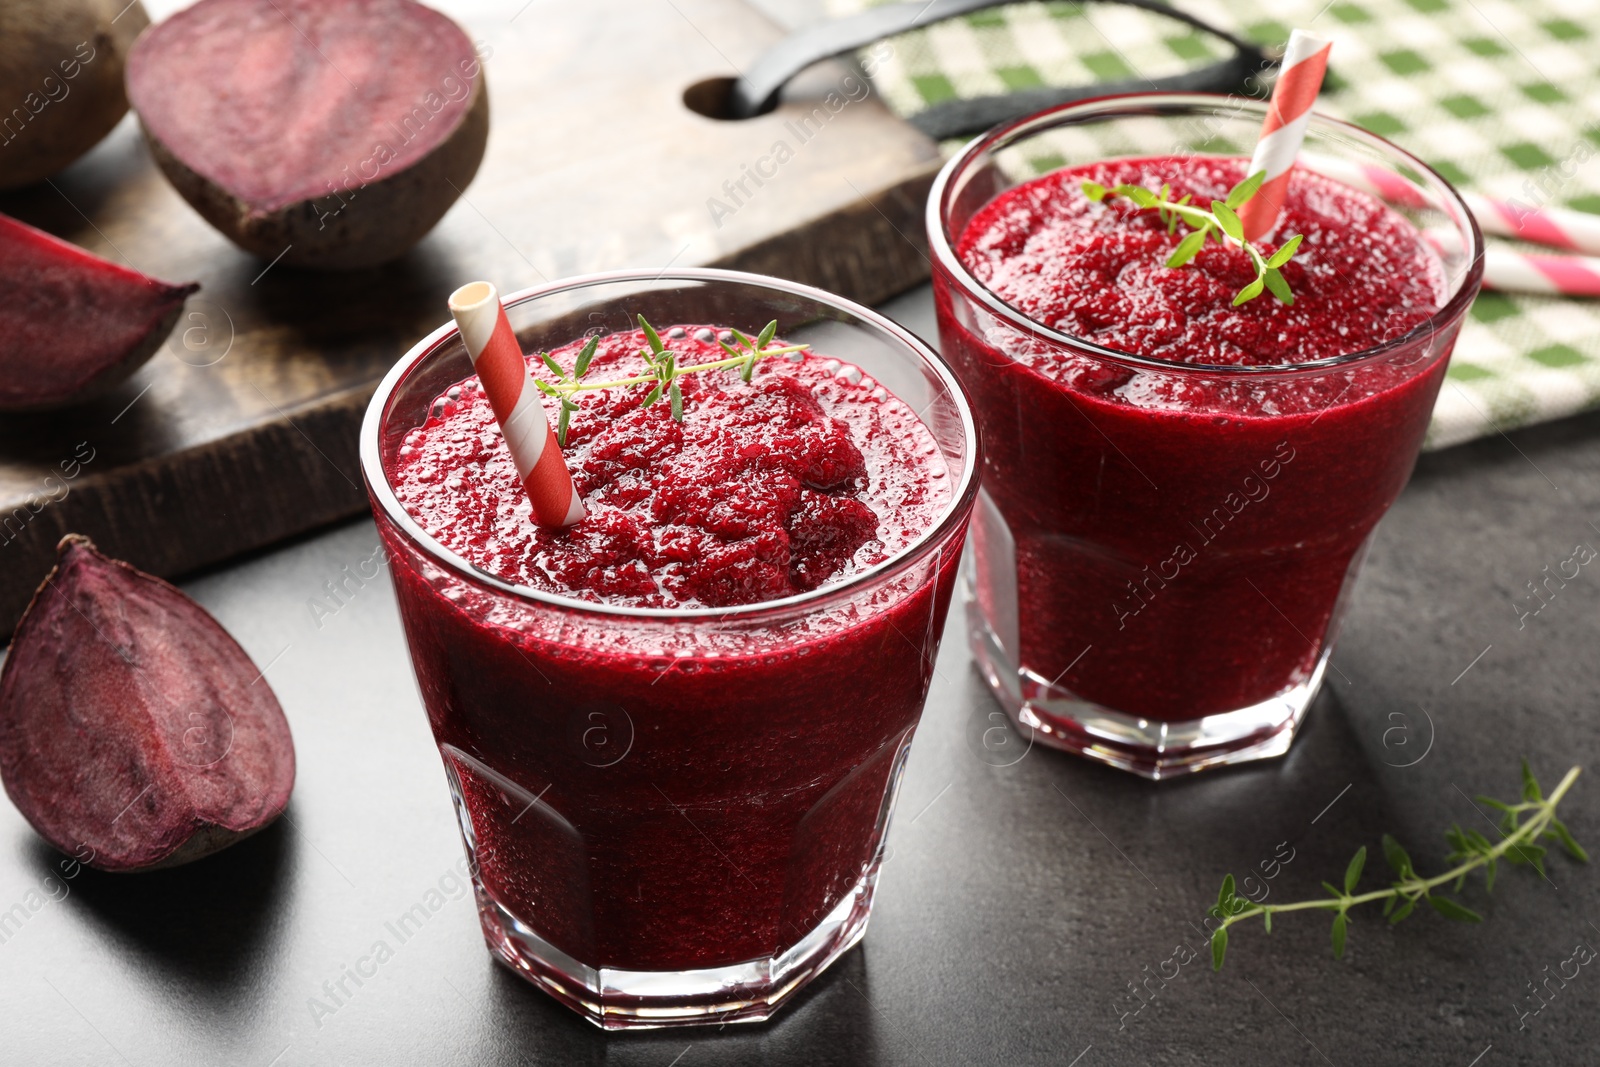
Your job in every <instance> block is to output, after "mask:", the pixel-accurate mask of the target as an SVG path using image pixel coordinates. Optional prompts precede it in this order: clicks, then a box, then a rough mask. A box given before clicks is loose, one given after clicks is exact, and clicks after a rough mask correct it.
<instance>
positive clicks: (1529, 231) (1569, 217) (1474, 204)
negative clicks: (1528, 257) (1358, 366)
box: [1301, 152, 1600, 256]
mask: <svg viewBox="0 0 1600 1067" xmlns="http://www.w3.org/2000/svg"><path fill="white" fill-rule="evenodd" d="M1301 162H1302V163H1303V164H1304V165H1305V166H1306V167H1307V168H1308V169H1310V170H1314V171H1316V172H1317V173H1318V174H1324V175H1327V176H1328V177H1330V178H1333V179H1335V180H1337V181H1341V182H1344V184H1346V185H1349V186H1351V187H1353V188H1356V189H1360V190H1362V191H1363V192H1367V193H1371V194H1372V195H1373V196H1376V197H1378V198H1380V199H1382V200H1387V201H1388V202H1389V203H1391V204H1399V205H1401V206H1402V207H1413V208H1416V207H1426V206H1427V205H1426V204H1425V202H1424V200H1423V197H1422V195H1421V194H1420V193H1419V192H1418V191H1417V188H1416V186H1414V185H1412V184H1411V183H1410V182H1408V181H1407V180H1406V179H1404V178H1402V177H1401V176H1400V175H1398V174H1396V173H1394V172H1393V171H1391V170H1388V169H1387V168H1385V167H1382V166H1379V165H1378V164H1376V163H1358V162H1356V161H1355V160H1349V159H1339V158H1336V157H1334V156H1319V155H1312V154H1311V153H1309V152H1308V153H1306V154H1305V156H1304V157H1303V159H1302V160H1301ZM1461 199H1462V200H1464V201H1465V202H1466V205H1467V208H1468V209H1469V210H1470V211H1471V212H1472V214H1473V215H1474V216H1476V217H1477V219H1478V225H1479V226H1480V227H1482V229H1483V232H1484V233H1486V234H1490V235H1491V236H1494V237H1511V238H1515V239H1517V240H1519V241H1528V242H1531V243H1533V244H1537V245H1545V246H1546V247H1549V248H1560V249H1565V250H1566V251H1569V252H1582V253H1584V254H1585V255H1591V256H1593V255H1600V215H1595V214H1591V213H1590V212H1587V211H1573V210H1572V209H1570V208H1561V207H1538V208H1535V207H1526V206H1524V205H1522V204H1519V203H1517V202H1516V201H1514V200H1496V199H1494V198H1493V197H1488V196H1483V195H1481V194H1479V193H1465V192H1464V193H1462V194H1461Z"/></svg>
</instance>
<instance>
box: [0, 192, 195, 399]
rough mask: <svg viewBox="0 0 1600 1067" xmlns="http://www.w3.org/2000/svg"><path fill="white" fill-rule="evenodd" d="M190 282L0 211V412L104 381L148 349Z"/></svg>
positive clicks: (89, 392) (120, 375) (169, 323)
mask: <svg viewBox="0 0 1600 1067" xmlns="http://www.w3.org/2000/svg"><path fill="white" fill-rule="evenodd" d="M199 288H200V286H198V285H196V284H193V283H191V284H189V285H168V284H167V283H165V282H159V281H157V280H156V279H154V278H151V277H148V276H146V275H143V274H140V273H139V272H138V271H136V270H130V269H128V268H127V267H124V266H121V265H119V264H116V263H112V262H111V261H110V260H107V259H101V258H100V257H99V256H97V255H95V254H94V253H92V252H88V251H85V250H84V249H82V248H79V247H78V246H77V245H74V244H70V243H68V242H66V241H63V240H61V239H60V238H58V237H53V236H51V235H50V234H48V233H45V232H44V231H43V230H36V229H34V228H33V227H32V226H29V225H26V224H25V223H21V222H18V221H17V220H16V219H13V218H10V217H9V216H6V215H0V412H13V411H47V410H50V409H53V408H60V407H65V406H67V405H70V404H76V403H80V402H82V401H85V400H91V399H93V398H94V397H96V396H99V395H100V394H102V393H104V392H106V391H107V390H109V389H111V388H113V387H114V386H116V385H117V384H118V383H119V382H121V381H122V380H123V379H124V378H126V377H127V376H128V375H130V374H132V373H133V372H134V371H136V370H138V369H139V367H140V366H142V365H143V364H144V362H145V361H146V360H147V359H149V358H150V357H151V356H152V355H154V354H155V351H156V349H158V348H160V347H161V343H162V342H163V341H165V340H166V339H167V335H168V334H170V333H171V332H172V327H173V324H175V323H176V322H177V321H178V315H179V314H180V313H181V312H182V311H183V302H184V300H185V299H186V298H187V297H188V296H189V294H190V293H192V292H194V291H195V290H196V289H199Z"/></svg>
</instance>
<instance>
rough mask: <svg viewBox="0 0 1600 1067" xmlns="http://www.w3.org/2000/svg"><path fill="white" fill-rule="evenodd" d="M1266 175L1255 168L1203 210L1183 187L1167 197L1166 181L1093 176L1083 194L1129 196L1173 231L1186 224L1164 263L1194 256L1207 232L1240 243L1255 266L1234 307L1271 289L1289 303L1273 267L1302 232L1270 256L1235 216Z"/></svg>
mask: <svg viewBox="0 0 1600 1067" xmlns="http://www.w3.org/2000/svg"><path fill="white" fill-rule="evenodd" d="M1266 177H1267V173H1266V171H1262V170H1258V171H1256V172H1255V173H1254V174H1252V175H1250V176H1249V177H1248V178H1245V179H1244V180H1243V181H1241V182H1240V183H1239V184H1238V185H1235V186H1234V187H1233V188H1232V189H1230V190H1228V198H1227V199H1226V200H1213V201H1211V209H1210V210H1209V211H1208V210H1206V209H1205V208H1203V207H1200V206H1199V205H1197V204H1191V203H1190V202H1189V201H1190V200H1191V199H1192V197H1191V196H1190V194H1188V193H1185V194H1184V195H1183V197H1182V198H1181V199H1178V200H1174V199H1172V186H1171V185H1167V184H1163V185H1162V186H1161V191H1160V192H1159V193H1152V192H1151V191H1150V190H1149V189H1146V188H1145V187H1144V186H1142V185H1116V186H1112V187H1111V188H1110V189H1107V188H1106V187H1105V186H1103V185H1101V184H1100V183H1099V182H1084V183H1083V195H1085V196H1087V197H1088V198H1089V199H1090V200H1093V201H1095V202H1096V203H1099V202H1101V201H1103V200H1105V199H1106V198H1107V197H1111V196H1120V197H1123V198H1125V199H1127V200H1130V201H1132V202H1133V203H1134V204H1135V205H1136V206H1138V207H1139V208H1140V209H1142V210H1150V209H1154V210H1155V211H1156V213H1157V214H1158V215H1159V216H1160V218H1161V221H1162V222H1164V223H1166V224H1167V232H1168V233H1169V234H1174V233H1177V232H1178V225H1179V223H1183V224H1184V225H1187V226H1189V227H1191V232H1190V233H1188V234H1186V235H1185V236H1184V238H1183V240H1181V241H1179V242H1178V247H1177V248H1174V249H1173V250H1172V255H1171V256H1169V257H1168V258H1167V266H1169V267H1173V268H1177V267H1182V266H1184V265H1185V264H1187V263H1188V262H1189V261H1190V260H1192V259H1194V257H1195V256H1197V255H1199V254H1200V250H1201V249H1202V248H1204V247H1205V244H1206V238H1207V237H1214V238H1216V241H1217V243H1218V244H1220V245H1224V246H1226V245H1228V244H1229V243H1230V242H1231V243H1232V244H1233V245H1234V246H1236V247H1237V248H1239V249H1241V250H1242V251H1243V252H1244V253H1245V254H1246V255H1248V256H1249V257H1250V262H1251V263H1252V264H1253V265H1254V266H1255V268H1256V278H1255V281H1253V282H1251V283H1250V284H1249V285H1246V286H1245V287H1244V288H1243V289H1240V290H1239V292H1238V294H1237V295H1235V296H1234V298H1233V306H1234V307H1238V306H1239V305H1240V304H1243V303H1246V302H1247V301H1250V300H1254V299H1255V298H1256V297H1258V296H1260V295H1261V293H1262V291H1263V290H1271V292H1272V295H1273V296H1275V297H1277V298H1278V299H1279V300H1280V301H1282V302H1283V303H1285V304H1293V303H1294V294H1293V293H1292V292H1290V291H1289V283H1288V282H1286V281H1284V278H1283V273H1282V272H1281V271H1280V270H1279V268H1280V267H1282V266H1283V265H1284V264H1285V263H1287V262H1289V261H1290V260H1291V259H1293V258H1294V254H1295V252H1297V251H1298V250H1299V248H1300V241H1301V238H1302V236H1303V235H1302V234H1298V233H1297V234H1295V235H1294V236H1293V237H1291V238H1289V239H1288V240H1287V241H1285V242H1284V243H1283V245H1282V246H1281V247H1279V249H1278V250H1277V251H1276V252H1274V253H1272V255H1271V256H1266V255H1263V254H1262V252H1261V250H1260V249H1259V248H1257V247H1256V246H1255V245H1253V244H1251V243H1250V242H1249V241H1247V240H1245V236H1244V224H1243V223H1242V222H1240V221H1239V215H1238V211H1239V208H1241V207H1243V206H1244V205H1245V204H1246V203H1248V202H1249V200H1250V198H1251V197H1253V196H1255V195H1256V193H1258V192H1260V191H1261V183H1262V182H1263V181H1265V180H1266Z"/></svg>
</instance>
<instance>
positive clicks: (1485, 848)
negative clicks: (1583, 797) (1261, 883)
mask: <svg viewBox="0 0 1600 1067" xmlns="http://www.w3.org/2000/svg"><path fill="white" fill-rule="evenodd" d="M1579 770H1580V768H1578V767H1574V768H1572V769H1571V770H1570V771H1568V772H1567V774H1566V777H1564V778H1562V779H1561V782H1560V784H1558V785H1557V786H1556V787H1555V789H1554V790H1553V791H1552V792H1551V794H1550V796H1549V797H1548V798H1546V797H1545V796H1544V794H1543V792H1542V791H1541V790H1540V788H1539V781H1538V779H1536V778H1535V777H1534V776H1533V771H1532V770H1530V769H1529V767H1528V761H1527V760H1523V761H1522V801H1521V803H1517V804H1507V803H1505V802H1504V801H1500V800H1496V799H1494V798H1493V797H1485V796H1480V797H1478V800H1479V802H1481V803H1483V804H1487V805H1488V806H1489V807H1491V808H1494V809H1495V810H1496V811H1498V812H1500V825H1499V831H1500V835H1501V837H1500V840H1499V841H1490V840H1489V839H1488V838H1486V837H1484V836H1483V835H1482V834H1480V833H1478V832H1477V831H1476V830H1463V829H1462V828H1461V827H1460V826H1459V825H1452V826H1451V827H1450V829H1449V830H1447V831H1445V835H1444V836H1445V840H1446V841H1447V842H1449V844H1450V854H1449V855H1448V856H1447V857H1446V862H1449V863H1454V864H1455V866H1454V867H1452V868H1450V869H1449V870H1448V871H1445V872H1444V873H1443V874H1437V875H1434V876H1433V877H1431V878H1424V877H1422V875H1420V874H1418V873H1417V870H1416V868H1415V867H1414V866H1413V865H1412V863H1411V857H1410V856H1408V855H1407V854H1406V850H1405V849H1403V848H1401V847H1400V843H1399V842H1398V841H1396V840H1395V839H1394V838H1392V837H1390V836H1389V835H1388V834H1384V835H1383V855H1384V859H1386V860H1387V861H1388V863H1389V866H1390V867H1391V868H1392V869H1393V870H1394V874H1395V879H1394V881H1393V882H1392V883H1391V884H1390V885H1389V887H1388V888H1387V889H1375V890H1373V891H1372V892H1370V893H1359V894H1358V893H1356V885H1357V884H1358V883H1359V882H1360V881H1361V873H1362V871H1363V870H1364V869H1365V867H1366V862H1367V849H1366V846H1365V845H1363V846H1362V847H1361V848H1360V849H1359V850H1357V852H1356V854H1355V856H1354V857H1352V858H1351V860H1350V863H1349V865H1348V866H1346V867H1345V871H1344V888H1343V889H1341V888H1339V887H1338V886H1335V885H1332V884H1331V883H1328V882H1323V883H1322V886H1323V888H1324V889H1326V890H1327V891H1328V894H1329V895H1328V896H1326V897H1319V898H1317V899H1315V900H1302V901H1298V902H1296V903H1293V904H1258V903H1256V902H1254V901H1252V900H1249V899H1247V898H1245V897H1240V896H1238V895H1236V894H1235V893H1234V882H1233V875H1231V874H1230V875H1228V876H1227V877H1225V878H1223V880H1222V890H1221V891H1220V892H1219V893H1218V894H1217V905H1216V907H1214V908H1212V909H1211V916H1212V917H1213V918H1217V919H1221V920H1222V923H1221V925H1220V926H1218V927H1217V928H1216V929H1215V930H1213V931H1212V934H1211V966H1212V968H1213V969H1214V970H1221V969H1222V960H1223V957H1224V956H1225V955H1226V954H1227V951H1228V927H1230V926H1233V925H1234V924H1235V923H1241V922H1244V921H1245V920H1246V919H1253V918H1255V917H1256V916H1257V915H1259V916H1261V922H1262V925H1263V926H1264V927H1265V929H1266V931H1267V933H1269V934H1270V933H1271V932H1272V917H1273V916H1274V915H1276V914H1279V913H1282V912H1288V911H1308V910H1321V911H1331V912H1333V913H1334V915H1333V930H1332V934H1331V937H1332V940H1333V955H1334V958H1335V959H1342V958H1343V957H1344V945H1345V936H1346V933H1347V930H1348V927H1349V918H1348V916H1349V913H1350V909H1352V908H1354V907H1356V906H1357V905H1360V904H1374V903H1377V902H1378V901H1380V900H1381V901H1383V914H1385V915H1387V916H1388V917H1389V924H1390V925H1391V926H1392V925H1394V924H1395V923H1397V922H1400V921H1401V920H1402V919H1404V918H1406V916H1408V915H1410V914H1411V912H1412V910H1413V909H1414V908H1415V907H1416V906H1417V904H1418V903H1419V902H1420V901H1424V900H1425V901H1427V902H1428V906H1429V907H1431V908H1433V910H1434V911H1436V912H1438V913H1439V914H1440V915H1443V916H1444V917H1445V918H1446V919H1454V920H1456V921H1457V922H1467V923H1477V922H1482V921H1483V916H1481V915H1479V914H1478V913H1477V912H1475V911H1473V910H1472V909H1471V908H1469V907H1467V906H1466V905H1465V904H1462V903H1460V902H1459V901H1456V900H1453V899H1451V898H1450V897H1448V896H1444V895H1441V894H1438V893H1436V892H1435V890H1438V889H1440V888H1442V887H1444V886H1451V889H1450V890H1449V891H1450V892H1452V893H1460V892H1461V890H1462V888H1463V887H1464V886H1465V885H1466V882H1467V875H1469V874H1471V873H1472V872H1473V871H1475V870H1478V869H1479V868H1483V871H1484V888H1485V889H1488V890H1493V889H1494V877H1495V872H1496V870H1497V869H1498V868H1499V864H1500V861H1501V860H1504V861H1505V862H1506V863H1508V864H1511V865H1512V866H1527V867H1532V868H1533V869H1534V870H1536V871H1538V872H1539V875H1540V877H1544V876H1545V874H1544V857H1545V854H1546V853H1547V852H1548V851H1549V850H1548V849H1547V848H1546V847H1545V846H1544V845H1541V844H1539V842H1540V841H1541V840H1551V841H1554V842H1556V843H1558V844H1559V845H1560V846H1561V847H1562V848H1563V849H1564V850H1565V851H1566V853H1567V854H1568V855H1569V856H1571V857H1572V858H1573V859H1575V860H1578V861H1579V862H1582V863H1587V862H1589V854H1588V853H1587V852H1585V851H1584V850H1583V846H1581V845H1579V844H1578V842H1577V841H1576V840H1574V839H1573V837H1572V834H1571V833H1570V832H1569V831H1568V830H1567V828H1566V826H1565V825H1564V824H1563V823H1562V822H1561V820H1560V819H1558V818H1556V805H1558V804H1560V803H1561V799H1562V798H1563V797H1565V796H1566V795H1567V790H1569V789H1571V788H1572V783H1573V782H1575V781H1577V778H1578V773H1579ZM1525 815H1526V816H1527V819H1526V821H1524V818H1523V817H1524V816H1525Z"/></svg>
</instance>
